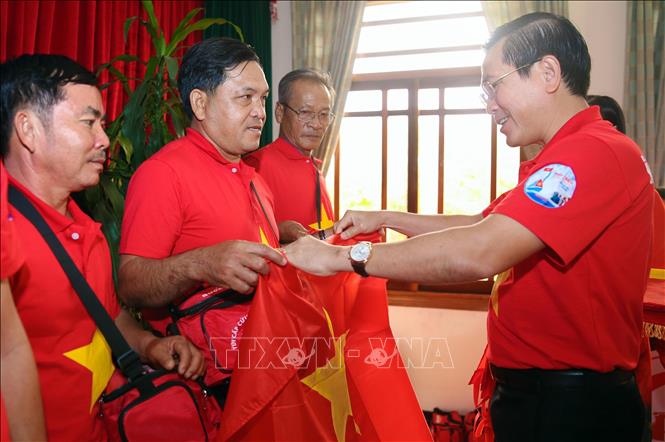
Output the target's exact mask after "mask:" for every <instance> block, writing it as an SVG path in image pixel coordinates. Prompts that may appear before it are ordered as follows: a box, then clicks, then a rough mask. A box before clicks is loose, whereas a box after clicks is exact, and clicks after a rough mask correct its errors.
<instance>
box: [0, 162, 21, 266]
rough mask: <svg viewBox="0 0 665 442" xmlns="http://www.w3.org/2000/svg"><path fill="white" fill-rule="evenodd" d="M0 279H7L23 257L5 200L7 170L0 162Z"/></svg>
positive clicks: (19, 264)
mask: <svg viewBox="0 0 665 442" xmlns="http://www.w3.org/2000/svg"><path fill="white" fill-rule="evenodd" d="M0 174H1V175H0V279H7V278H9V277H10V276H12V275H13V274H14V273H16V272H17V271H18V269H19V268H20V267H21V265H23V262H24V257H23V251H22V249H21V245H20V242H19V238H18V236H17V235H16V229H14V221H13V218H12V216H11V212H10V208H9V203H8V202H7V172H6V170H5V166H4V164H2V163H0Z"/></svg>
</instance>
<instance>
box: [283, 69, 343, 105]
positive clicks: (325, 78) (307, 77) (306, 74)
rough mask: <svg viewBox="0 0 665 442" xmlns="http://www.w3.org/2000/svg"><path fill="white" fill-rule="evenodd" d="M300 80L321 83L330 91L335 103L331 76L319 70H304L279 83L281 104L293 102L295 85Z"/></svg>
mask: <svg viewBox="0 0 665 442" xmlns="http://www.w3.org/2000/svg"><path fill="white" fill-rule="evenodd" d="M299 80H304V81H312V82H316V83H320V84H321V85H322V86H323V87H325V88H326V89H327V90H328V93H329V94H330V101H331V102H334V101H335V87H334V86H333V84H332V80H331V79H330V74H329V73H327V72H323V71H320V70H318V69H313V68H302V69H296V70H293V71H291V72H289V73H288V74H286V75H285V76H284V77H282V79H281V80H280V81H279V87H278V97H279V102H280V103H288V102H289V101H290V100H291V92H292V90H291V89H292V86H293V83H295V82H296V81H299Z"/></svg>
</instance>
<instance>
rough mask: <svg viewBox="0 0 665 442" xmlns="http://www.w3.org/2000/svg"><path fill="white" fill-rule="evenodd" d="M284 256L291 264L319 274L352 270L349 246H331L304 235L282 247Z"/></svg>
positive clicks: (325, 274) (326, 274) (332, 273)
mask: <svg viewBox="0 0 665 442" xmlns="http://www.w3.org/2000/svg"><path fill="white" fill-rule="evenodd" d="M283 250H284V252H285V254H286V258H287V259H288V260H289V263H291V264H292V265H293V266H295V267H298V268H299V269H300V270H304V271H305V272H307V273H312V274H314V275H319V276H329V275H334V274H335V273H337V272H341V271H350V270H352V267H351V261H349V247H340V246H333V245H330V244H328V243H325V242H323V241H320V240H318V239H315V238H313V237H311V236H305V237H302V238H300V239H299V240H298V241H296V242H294V243H291V244H289V245H288V246H286V247H284V249H283Z"/></svg>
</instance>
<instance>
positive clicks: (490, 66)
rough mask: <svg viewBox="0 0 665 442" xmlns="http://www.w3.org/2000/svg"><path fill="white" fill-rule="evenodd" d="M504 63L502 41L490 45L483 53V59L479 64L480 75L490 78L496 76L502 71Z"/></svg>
mask: <svg viewBox="0 0 665 442" xmlns="http://www.w3.org/2000/svg"><path fill="white" fill-rule="evenodd" d="M505 67H506V64H505V63H504V62H503V42H499V43H498V44H496V45H494V46H492V47H491V48H490V49H488V50H487V52H486V53H485V59H484V60H483V64H482V66H481V70H482V77H483V79H485V78H491V77H496V76H498V75H500V74H501V73H502V71H503V70H504V69H505Z"/></svg>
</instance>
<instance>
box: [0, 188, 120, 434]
mask: <svg viewBox="0 0 665 442" xmlns="http://www.w3.org/2000/svg"><path fill="white" fill-rule="evenodd" d="M9 180H10V183H12V184H13V185H14V186H16V187H18V188H19V189H21V190H22V191H23V193H24V194H25V195H26V196H27V197H28V199H29V200H30V201H31V202H32V203H33V205H34V206H35V207H36V208H37V209H38V210H39V212H40V213H41V214H42V216H43V217H44V219H45V220H46V222H47V223H48V224H49V226H50V227H51V229H52V230H53V231H54V232H55V234H56V236H57V237H58V239H59V240H60V242H61V243H62V244H63V246H64V247H65V249H66V250H67V252H68V253H69V255H70V256H71V257H72V260H73V261H74V263H75V264H76V266H77V267H78V269H79V270H80V271H81V273H82V274H83V276H84V277H85V279H86V280H87V281H88V283H89V284H90V286H91V287H92V289H93V290H94V291H95V293H96V294H97V296H99V297H100V301H101V302H102V304H103V305H104V307H105V308H106V309H107V310H108V312H109V314H110V315H111V317H116V316H117V315H118V312H119V307H118V303H117V300H116V297H115V292H114V287H113V278H112V274H111V258H110V253H109V249H108V246H107V243H106V239H105V238H104V235H103V234H102V232H101V228H100V225H99V224H98V223H95V222H94V221H92V220H91V219H90V218H89V217H88V216H87V215H85V214H84V213H83V212H82V211H81V210H80V209H79V208H78V206H77V205H76V203H74V201H73V200H71V199H70V201H69V203H68V205H67V210H68V211H69V213H71V216H72V218H68V217H66V216H64V215H62V214H60V213H58V212H57V211H55V210H54V209H53V208H51V207H50V206H48V205H47V204H46V203H44V202H43V201H41V200H40V199H38V198H37V197H36V196H34V195H33V194H31V193H30V192H29V191H28V190H27V189H25V188H24V187H23V186H21V185H20V184H19V183H18V182H16V181H15V180H13V178H12V177H9ZM12 210H13V212H14V218H15V229H16V232H17V235H18V236H19V237H20V238H21V245H22V246H23V250H24V252H25V258H26V260H25V264H24V265H23V266H22V267H21V269H20V270H19V271H18V272H17V273H16V274H15V275H14V276H12V277H11V278H10V280H9V282H10V284H11V287H12V294H13V295H14V301H15V303H16V309H17V310H18V314H19V317H20V318H21V321H22V322H23V326H24V327H25V331H26V333H27V335H28V340H29V341H30V344H31V346H32V349H33V352H34V356H35V361H36V363H37V371H38V374H39V383H40V388H41V394H42V401H43V404H44V417H45V419H46V431H47V436H48V439H49V440H50V441H57V440H62V441H72V440H104V439H105V433H104V431H103V428H102V426H101V423H100V421H99V419H97V418H96V416H97V412H98V405H95V406H94V407H93V408H92V410H91V409H90V406H91V403H92V400H93V399H94V400H96V399H97V398H93V397H92V385H93V375H92V372H91V371H90V369H88V368H86V367H85V366H83V365H81V364H79V363H77V362H75V361H74V360H72V359H71V358H68V357H67V356H65V355H64V354H65V353H68V352H71V351H73V350H76V349H81V348H82V347H85V346H87V345H89V344H90V343H91V342H92V340H93V334H94V333H95V330H96V329H97V327H96V326H95V323H94V322H93V320H92V319H91V318H90V316H89V315H88V313H87V312H86V310H85V308H84V307H83V304H82V303H81V301H80V299H79V298H78V296H77V295H76V293H75V292H74V289H73V288H72V285H71V283H70V282H69V279H67V276H66V275H65V273H64V272H63V270H62V268H61V267H60V264H59V263H58V261H57V260H56V258H55V256H54V255H53V253H52V252H51V250H50V249H49V247H48V245H47V244H46V242H45V241H44V240H43V238H42V237H41V236H40V234H39V232H38V231H37V229H36V228H35V227H34V226H33V225H32V224H31V223H30V221H28V220H27V219H26V218H24V217H23V215H22V214H20V213H19V212H18V211H17V210H16V209H12ZM103 356H107V357H108V359H103ZM100 358H102V359H100ZM92 360H93V361H94V362H95V363H96V366H97V367H99V366H101V364H103V363H105V362H108V363H111V360H110V351H109V352H108V354H106V355H104V354H102V353H97V354H96V356H95V357H93V359H92Z"/></svg>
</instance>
